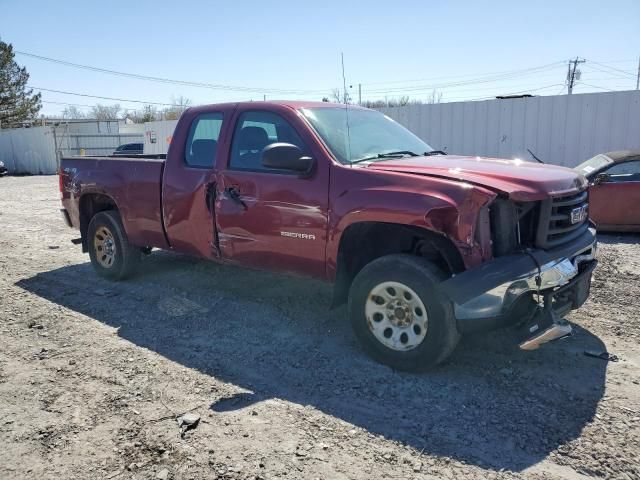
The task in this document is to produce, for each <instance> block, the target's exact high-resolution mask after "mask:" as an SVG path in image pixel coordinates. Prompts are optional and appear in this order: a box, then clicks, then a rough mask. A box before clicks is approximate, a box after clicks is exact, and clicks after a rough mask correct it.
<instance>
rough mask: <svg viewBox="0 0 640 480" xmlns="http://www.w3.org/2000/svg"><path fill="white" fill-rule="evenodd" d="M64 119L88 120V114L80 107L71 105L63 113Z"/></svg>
mask: <svg viewBox="0 0 640 480" xmlns="http://www.w3.org/2000/svg"><path fill="white" fill-rule="evenodd" d="M62 118H65V119H68V120H76V119H80V118H87V114H86V113H84V112H83V111H81V110H80V109H79V108H78V107H76V106H74V105H69V106H68V107H67V108H65V109H64V110H63V111H62Z"/></svg>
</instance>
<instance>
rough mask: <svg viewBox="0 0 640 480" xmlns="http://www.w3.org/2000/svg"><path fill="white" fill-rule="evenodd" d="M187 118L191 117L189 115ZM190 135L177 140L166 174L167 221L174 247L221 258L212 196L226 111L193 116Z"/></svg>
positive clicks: (183, 250) (170, 239)
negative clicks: (214, 221) (216, 161)
mask: <svg viewBox="0 0 640 480" xmlns="http://www.w3.org/2000/svg"><path fill="white" fill-rule="evenodd" d="M185 115H189V112H187V113H186V114H185ZM190 117H191V118H189V117H187V118H185V119H184V120H183V121H186V122H189V121H190V126H189V129H188V133H186V132H185V133H183V134H182V137H180V138H178V137H174V138H173V139H172V142H171V145H170V147H169V154H168V156H167V157H168V159H167V161H166V162H165V172H164V175H163V185H162V199H163V202H162V204H163V212H162V215H163V220H164V225H165V230H166V232H167V237H168V238H169V243H170V244H171V247H172V248H173V249H175V250H177V251H179V252H183V253H189V254H192V255H197V256H200V257H206V258H210V257H214V258H215V257H217V256H218V252H217V250H216V248H215V247H216V239H215V228H214V225H213V216H212V212H211V207H212V204H211V201H210V198H211V197H210V196H211V193H212V185H213V180H214V165H215V160H216V155H217V153H218V151H219V150H220V149H219V148H218V142H219V140H220V132H221V131H222V119H223V112H206V113H196V114H191V115H190Z"/></svg>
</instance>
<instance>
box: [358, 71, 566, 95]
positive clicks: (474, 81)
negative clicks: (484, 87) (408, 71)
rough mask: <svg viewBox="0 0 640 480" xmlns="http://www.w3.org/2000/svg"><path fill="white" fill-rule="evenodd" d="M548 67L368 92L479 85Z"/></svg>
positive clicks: (369, 91) (534, 72)
mask: <svg viewBox="0 0 640 480" xmlns="http://www.w3.org/2000/svg"><path fill="white" fill-rule="evenodd" d="M551 68H557V65H554V66H553V67H551ZM548 69H549V66H545V68H544V69H542V68H538V69H537V71H531V70H527V71H521V72H515V73H512V74H509V75H494V76H488V77H477V78H472V79H470V80H462V81H458V82H445V83H433V84H430V85H414V86H408V87H396V88H387V89H373V90H368V93H395V92H407V93H408V92H418V91H425V90H433V89H443V88H453V87H459V86H464V85H477V84H481V83H493V82H501V81H505V80H511V79H513V78H517V77H522V76H526V75H532V74H536V73H540V72H542V71H544V70H548Z"/></svg>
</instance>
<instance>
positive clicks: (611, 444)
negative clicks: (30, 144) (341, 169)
mask: <svg viewBox="0 0 640 480" xmlns="http://www.w3.org/2000/svg"><path fill="white" fill-rule="evenodd" d="M57 188H58V187H57V178H56V177H22V178H14V177H8V178H2V179H0V302H1V303H0V305H1V306H0V329H1V330H0V332H1V333H0V342H1V344H0V478H3V479H22V478H38V479H45V478H47V479H48V478H51V479H54V478H55V479H67V478H78V479H94V478H95V479H117V480H120V479H131V478H137V479H154V478H160V479H161V478H175V479H205V478H206V479H211V478H222V479H236V478H238V479H245V478H258V479H260V478H262V479H271V478H284V479H287V478H288V479H298V478H300V479H315V478H321V479H347V478H349V479H351V478H354V479H382V478H389V479H393V478H397V479H400V478H402V479H404V478H431V479H435V478H451V479H453V478H455V479H459V478H530V479H542V478H554V479H555V478H560V479H581V478H586V477H604V478H620V479H632V478H640V344H639V339H640V301H639V300H638V297H639V295H640V273H639V272H640V237H638V236H633V235H621V236H604V235H603V236H601V237H600V250H599V258H600V261H601V263H600V265H599V267H598V269H597V270H596V274H595V281H594V285H593V290H592V297H591V299H590V300H589V301H588V303H587V304H586V305H585V306H584V307H583V308H582V309H581V310H579V311H577V312H573V313H572V314H571V315H570V316H569V320H570V321H571V322H572V323H573V325H574V327H575V335H574V336H573V337H572V338H569V339H567V340H563V341H559V342H556V343H554V344H550V345H547V346H545V347H543V348H542V349H541V350H539V351H536V352H531V353H525V352H521V351H519V350H518V349H517V347H516V346H515V345H514V335H513V332H511V331H508V330H507V331H499V332H494V333H491V334H482V335H476V336H473V337H467V338H464V339H463V340H462V342H461V343H460V345H459V346H458V348H457V350H456V351H455V353H454V355H453V357H452V358H451V359H450V361H449V362H447V363H446V364H445V365H443V366H441V367H439V368H437V369H436V370H434V371H432V372H430V373H427V374H420V375H416V374H406V373H399V372H395V371H393V370H391V369H389V368H388V367H385V366H382V365H379V364H376V363H374V362H373V361H371V360H370V359H369V358H367V357H366V356H365V355H364V354H363V352H362V351H361V350H360V348H359V347H358V345H357V343H356V341H355V339H354V336H353V335H352V333H351V331H350V327H349V325H348V322H347V321H346V313H345V310H344V308H341V309H338V310H335V311H330V310H329V309H328V305H329V300H330V295H331V291H330V288H329V286H327V285H324V284H322V283H319V282H316V281H311V280H303V279H291V278H286V277H282V276H277V275H272V274H268V273H262V272H255V271H247V270H240V269H236V268H230V267H221V266H218V265H216V264H213V263H207V262H201V261H197V260H194V259H191V258H188V257H185V256H181V255H176V254H171V253H165V252H154V253H153V254H152V255H150V256H148V257H146V258H145V259H144V261H143V264H142V268H141V271H140V273H139V274H138V275H137V276H136V277H135V278H133V279H132V280H130V281H127V282H124V283H110V282H108V281H106V280H102V279H99V278H98V277H97V276H96V275H94V273H93V271H92V268H91V266H90V264H89V261H88V256H87V255H84V254H82V253H81V252H80V248H79V247H78V246H75V245H72V244H71V242H70V240H71V239H72V238H74V237H75V236H77V234H76V232H75V231H73V230H71V229H68V228H67V227H66V226H65V225H64V224H63V222H62V219H61V218H60V215H59V212H58V208H59V200H58V198H59V194H58V190H57ZM587 349H591V350H603V349H608V350H609V351H610V352H611V353H613V354H615V355H617V356H618V357H619V361H618V362H606V361H604V360H600V359H595V358H590V357H587V356H585V355H584V351H585V350H587ZM189 410H193V412H194V413H196V414H198V415H200V417H201V421H200V423H199V425H198V426H197V428H195V429H193V430H190V431H186V432H185V434H184V436H181V432H180V428H179V427H178V424H177V422H176V420H175V419H174V417H175V415H176V414H179V413H183V412H185V411H189Z"/></svg>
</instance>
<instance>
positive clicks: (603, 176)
mask: <svg viewBox="0 0 640 480" xmlns="http://www.w3.org/2000/svg"><path fill="white" fill-rule="evenodd" d="M610 177H611V176H610V175H609V174H608V173H598V174H597V175H596V176H595V178H594V179H593V184H594V185H600V184H601V183H606V182H608V181H609V179H610Z"/></svg>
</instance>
